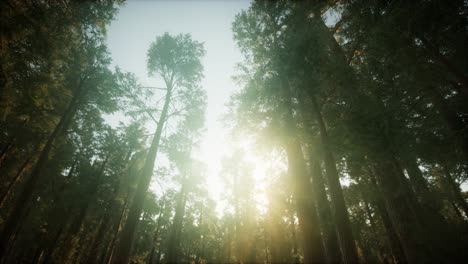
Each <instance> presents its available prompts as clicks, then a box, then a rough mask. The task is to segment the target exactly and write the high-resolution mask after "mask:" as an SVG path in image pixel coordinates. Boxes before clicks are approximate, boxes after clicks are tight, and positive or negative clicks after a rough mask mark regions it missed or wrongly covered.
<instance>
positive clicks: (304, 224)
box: [286, 140, 325, 263]
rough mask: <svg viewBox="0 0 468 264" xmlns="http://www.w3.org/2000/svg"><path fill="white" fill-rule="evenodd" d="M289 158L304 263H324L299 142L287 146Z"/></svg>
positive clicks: (315, 214)
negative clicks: (301, 235)
mask: <svg viewBox="0 0 468 264" xmlns="http://www.w3.org/2000/svg"><path fill="white" fill-rule="evenodd" d="M286 153H287V156H288V171H289V173H290V175H291V177H292V178H293V182H294V194H295V195H294V197H295V200H296V210H297V216H298V218H299V226H300V227H301V230H302V234H303V251H304V263H323V262H325V254H324V252H323V242H322V237H321V234H320V229H319V228H318V227H319V221H318V216H317V211H316V208H315V204H314V202H313V200H312V197H310V196H309V194H310V191H311V189H312V185H311V183H310V179H309V177H308V173H307V172H306V167H305V161H304V157H303V154H302V150H301V147H300V145H299V143H297V141H295V140H294V141H292V142H290V143H289V144H288V145H287V146H286Z"/></svg>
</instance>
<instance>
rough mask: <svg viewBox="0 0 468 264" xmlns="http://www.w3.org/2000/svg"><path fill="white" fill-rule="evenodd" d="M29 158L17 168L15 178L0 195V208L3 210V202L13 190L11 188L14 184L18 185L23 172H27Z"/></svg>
mask: <svg viewBox="0 0 468 264" xmlns="http://www.w3.org/2000/svg"><path fill="white" fill-rule="evenodd" d="M31 158H32V156H29V157H28V158H27V159H26V160H25V161H24V162H23V164H21V166H20V167H19V169H18V171H17V172H16V175H15V177H14V178H13V179H12V180H11V182H10V183H9V184H8V187H7V189H6V190H5V192H4V193H3V194H2V196H1V198H0V208H3V204H4V203H5V201H6V200H7V198H8V197H9V196H10V192H11V190H12V189H13V187H14V186H15V185H16V183H18V181H19V180H20V179H21V176H23V173H24V171H25V170H27V167H28V166H27V165H28V164H29V162H30V161H31Z"/></svg>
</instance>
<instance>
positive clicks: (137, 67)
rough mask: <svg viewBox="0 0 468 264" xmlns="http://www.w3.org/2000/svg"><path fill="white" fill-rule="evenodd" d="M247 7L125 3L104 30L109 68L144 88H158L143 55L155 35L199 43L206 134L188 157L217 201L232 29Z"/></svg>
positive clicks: (235, 3) (237, 56) (233, 1)
mask: <svg viewBox="0 0 468 264" xmlns="http://www.w3.org/2000/svg"><path fill="white" fill-rule="evenodd" d="M249 5H250V2H249V1H243V0H226V1H214V0H211V1H200V0H197V1H143V0H140V1H129V2H127V3H126V5H125V6H123V7H121V8H120V11H119V13H118V15H117V17H116V19H115V20H114V21H113V22H112V23H111V24H110V26H109V28H108V30H107V44H108V48H109V51H110V53H111V57H112V59H113V65H114V66H119V67H120V68H121V69H122V70H123V71H127V72H132V73H134V74H135V75H136V76H137V77H138V78H139V81H140V82H141V83H142V84H143V85H144V86H158V85H159V84H158V83H157V82H156V80H155V79H154V78H151V77H149V76H148V71H147V68H146V61H147V57H146V54H147V51H148V48H149V46H150V44H151V43H152V42H153V41H154V40H155V39H156V36H159V35H162V34H163V33H165V32H168V33H170V34H174V35H176V34H180V33H183V34H185V33H189V34H191V35H192V38H193V39H194V40H196V41H200V42H203V43H204V47H205V49H206V55H205V57H204V58H203V61H202V63H203V65H204V75H205V77H204V79H203V81H202V83H201V85H202V87H203V88H204V89H205V90H206V92H207V96H208V102H207V109H206V131H205V133H204V134H203V138H202V140H201V144H200V148H199V149H198V151H196V152H195V153H194V154H193V156H194V158H196V159H198V160H202V161H204V162H206V163H207V167H208V168H207V169H208V172H207V174H208V175H207V182H208V183H209V186H208V190H209V192H210V193H211V195H212V197H213V198H214V199H219V198H220V195H221V193H222V189H223V188H222V183H221V180H220V176H219V171H220V159H221V157H222V156H223V155H226V154H229V152H231V151H232V149H231V147H232V145H231V144H226V142H230V137H229V131H228V130H227V128H225V127H224V125H223V122H222V118H223V115H224V113H226V112H227V107H226V103H227V102H228V101H229V97H230V95H231V94H232V93H233V92H234V91H235V90H236V89H239V87H236V85H235V83H234V81H233V80H232V76H234V75H235V73H236V71H235V65H236V64H237V63H239V62H241V61H242V55H241V53H240V51H239V50H238V49H237V47H236V45H235V43H234V40H233V34H232V30H231V26H232V22H233V21H234V18H235V15H236V14H238V13H239V12H240V11H241V10H242V9H247V8H248V6H249ZM114 121H119V120H114ZM252 155H254V154H250V156H251V157H252ZM248 156H249V155H248ZM251 159H252V158H251ZM156 162H158V160H157V161H156ZM156 166H157V165H156ZM258 169H259V170H265V169H266V168H261V167H260V168H258ZM256 174H257V175H258V174H261V173H259V172H257V173H256Z"/></svg>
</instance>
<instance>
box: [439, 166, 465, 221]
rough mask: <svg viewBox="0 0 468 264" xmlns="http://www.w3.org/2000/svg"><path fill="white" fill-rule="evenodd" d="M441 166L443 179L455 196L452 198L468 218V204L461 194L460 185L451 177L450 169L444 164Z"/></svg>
mask: <svg viewBox="0 0 468 264" xmlns="http://www.w3.org/2000/svg"><path fill="white" fill-rule="evenodd" d="M442 168H443V171H444V180H445V182H446V184H447V186H448V187H449V188H450V191H451V192H452V195H453V197H454V198H455V199H454V200H455V202H456V203H457V204H458V206H459V207H460V208H461V209H462V210H463V212H464V213H465V216H466V217H467V218H468V204H467V203H466V200H465V199H464V198H463V196H462V194H461V190H460V186H458V184H457V183H456V182H455V180H454V179H453V178H452V176H451V175H450V171H449V169H448V167H447V166H446V165H445V164H444V165H442Z"/></svg>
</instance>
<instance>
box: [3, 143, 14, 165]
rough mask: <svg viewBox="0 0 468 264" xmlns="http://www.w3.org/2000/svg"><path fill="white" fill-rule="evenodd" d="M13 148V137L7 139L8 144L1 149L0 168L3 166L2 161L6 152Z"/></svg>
mask: <svg viewBox="0 0 468 264" xmlns="http://www.w3.org/2000/svg"><path fill="white" fill-rule="evenodd" d="M12 146H13V137H10V138H9V139H8V142H7V143H6V144H5V146H4V147H3V148H2V150H1V151H0V168H1V166H2V165H3V160H4V159H5V158H6V156H7V154H8V151H9V150H10V149H11V147H12Z"/></svg>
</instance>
